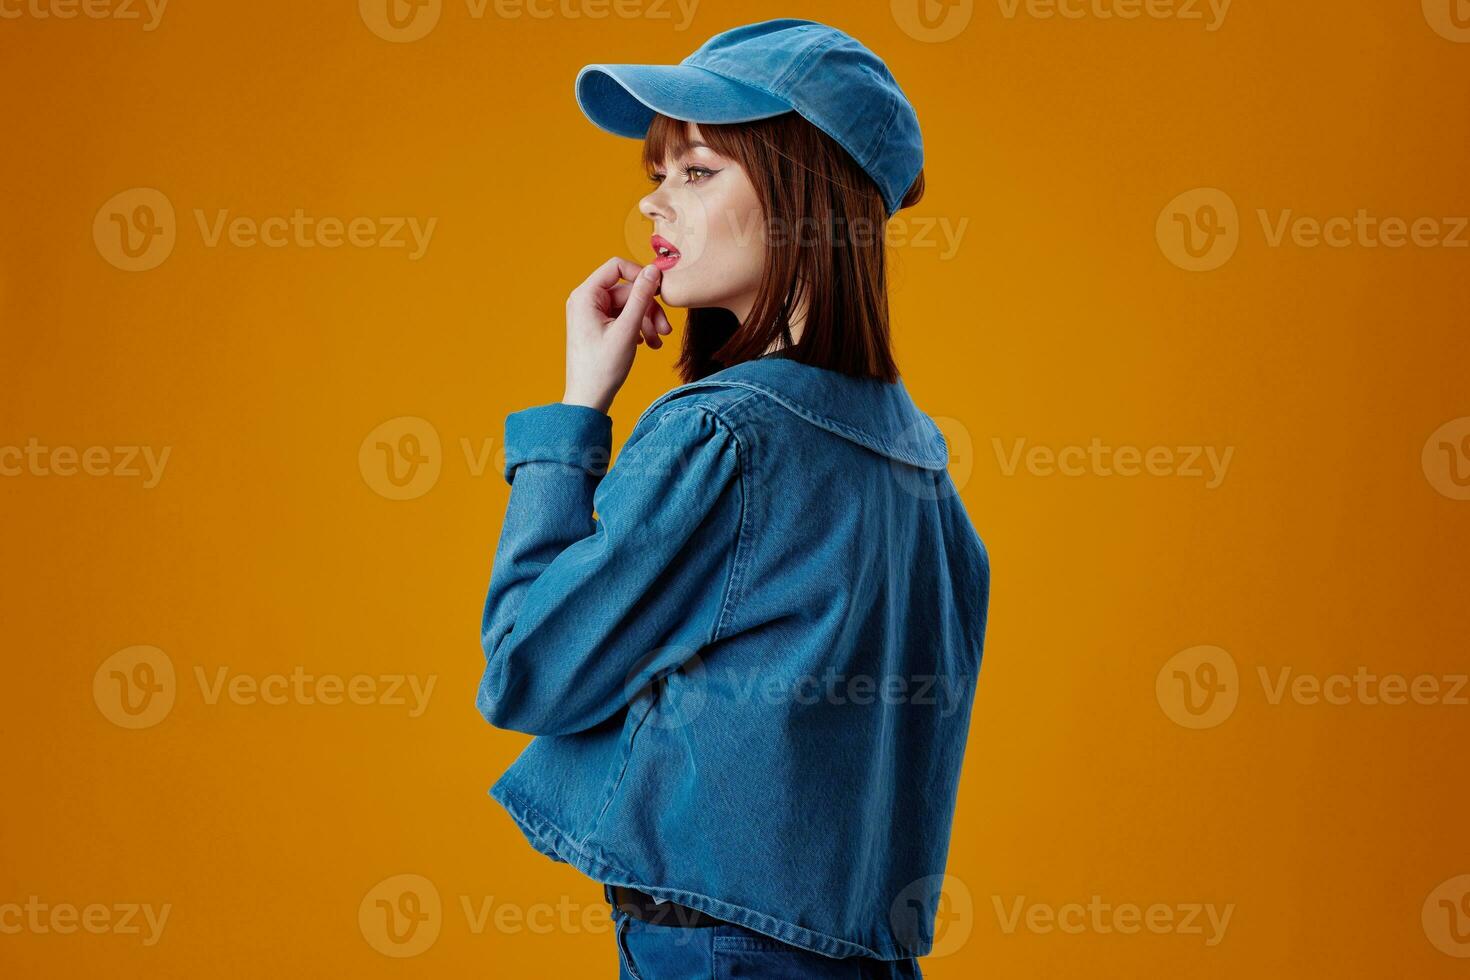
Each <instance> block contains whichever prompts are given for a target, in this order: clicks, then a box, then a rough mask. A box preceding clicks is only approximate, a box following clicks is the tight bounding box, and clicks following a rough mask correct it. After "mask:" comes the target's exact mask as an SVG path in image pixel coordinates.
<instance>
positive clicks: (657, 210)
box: [638, 184, 674, 224]
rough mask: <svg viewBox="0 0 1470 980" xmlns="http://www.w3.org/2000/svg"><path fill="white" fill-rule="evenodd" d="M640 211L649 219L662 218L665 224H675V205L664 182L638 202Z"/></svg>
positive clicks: (656, 219)
mask: <svg viewBox="0 0 1470 980" xmlns="http://www.w3.org/2000/svg"><path fill="white" fill-rule="evenodd" d="M638 211H639V213H640V214H642V215H643V217H645V218H647V219H648V220H649V221H655V222H656V221H659V220H662V221H663V222H664V223H665V224H674V206H673V204H672V202H671V201H670V199H669V192H668V191H667V190H666V189H665V188H664V186H663V185H662V184H660V185H659V186H658V187H655V188H654V189H653V190H652V191H650V192H649V193H648V194H645V195H644V196H643V198H642V200H640V201H639V202H638Z"/></svg>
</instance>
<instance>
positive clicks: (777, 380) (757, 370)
mask: <svg viewBox="0 0 1470 980" xmlns="http://www.w3.org/2000/svg"><path fill="white" fill-rule="evenodd" d="M704 388H744V389H747V390H750V391H754V392H757V393H758V394H760V395H762V396H764V397H766V398H770V399H771V400H773V401H775V402H776V403H778V404H779V405H781V406H782V407H783V408H785V409H787V410H788V411H790V412H792V413H793V414H794V415H796V416H798V417H799V418H802V419H804V420H806V421H807V422H810V423H811V424H813V425H816V426H819V427H820V428H823V429H826V430H827V431H828V432H833V433H835V434H837V435H839V436H842V437H843V438H844V439H847V440H850V441H851V442H855V443H857V444H858V445H860V446H865V447H867V448H868V449H871V450H873V451H874V452H876V453H880V454H882V455H884V456H887V457H888V458H889V459H894V460H898V461H899V462H903V463H908V464H909V465H911V466H919V467H922V468H924V469H928V470H942V469H944V468H945V467H946V466H947V465H948V463H949V448H948V446H947V444H946V443H945V441H944V434H943V433H942V432H940V431H939V426H937V425H935V424H934V421H933V420H932V419H931V418H929V416H927V415H925V414H924V413H923V412H921V411H920V410H919V408H918V406H916V405H915V404H914V402H913V399H912V398H910V397H909V393H908V389H907V388H905V387H904V383H903V379H902V378H900V379H899V380H898V381H896V382H894V383H893V384H888V383H886V382H883V381H879V380H877V379H875V378H857V377H853V376H852V375H848V374H842V373H841V372H838V371H830V370H828V369H826V368H820V367H814V366H812V365H810V364H803V363H802V362H800V361H794V360H791V359H790V358H787V357H760V358H756V359H754V360H749V361H743V362H741V363H739V364H735V365H733V366H731V367H727V368H725V369H723V370H721V371H716V372H715V373H714V374H711V375H708V376H707V377H704V378H701V379H700V380H698V381H692V382H690V383H689V384H683V385H679V386H678V387H676V388H672V389H670V390H669V391H666V392H664V394H663V395H661V396H659V398H657V399H656V400H655V401H654V402H653V404H652V405H649V406H648V408H646V409H644V410H643V414H642V415H640V416H639V417H638V422H639V423H642V421H643V418H644V416H647V415H648V414H649V413H650V412H652V411H653V410H654V409H655V408H656V407H658V406H659V405H661V404H663V403H664V402H665V401H668V400H669V399H671V398H675V397H677V396H679V395H680V394H682V393H684V392H687V391H693V390H696V389H704ZM635 428H636V426H635Z"/></svg>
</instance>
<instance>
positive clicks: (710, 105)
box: [576, 17, 924, 218]
mask: <svg viewBox="0 0 1470 980" xmlns="http://www.w3.org/2000/svg"><path fill="white" fill-rule="evenodd" d="M576 91H577V104H578V105H579V106H581V107H582V111H583V112H584V113H586V114H587V118H588V119H591V120H592V121H593V122H594V123H596V124H597V125H598V126H599V127H601V128H602V129H605V130H607V131H608V132H609V133H613V134H614V135H617V136H628V137H633V138H636V139H641V138H643V136H644V135H645V134H646V133H647V132H648V125H649V123H651V122H652V121H653V116H654V114H655V113H659V114H661V115H665V116H670V117H672V118H674V119H682V120H684V121H686V122H693V123H738V122H750V121H751V120H755V119H765V118H768V117H770V116H777V115H780V114H781V113H783V112H790V111H792V110H793V109H794V110H795V111H796V112H798V113H800V114H801V115H802V117H803V118H805V119H806V120H807V121H808V122H810V123H811V124H812V125H814V126H816V127H817V128H818V129H820V130H821V131H822V132H824V133H826V134H827V135H828V136H830V137H832V138H833V139H834V140H836V141H837V142H838V143H839V144H840V145H841V146H842V147H843V149H845V150H847V152H848V153H849V154H851V156H852V158H853V159H854V160H856V161H857V163H858V166H860V167H862V168H863V170H864V171H866V172H867V174H868V176H870V177H872V178H873V182H874V183H875V184H877V185H878V189H879V190H880V191H881V192H882V193H883V203H884V204H885V205H886V206H887V208H888V216H889V217H890V218H891V217H893V215H894V214H895V213H896V212H897V211H898V207H899V204H900V202H902V200H903V196H904V194H905V193H906V192H907V191H908V189H909V188H910V187H911V186H912V185H913V183H914V179H915V178H917V177H918V176H919V170H920V169H921V168H922V167H923V165H924V141H923V138H922V137H921V135H920V133H919V117H918V115H917V114H916V113H915V112H914V107H913V106H912V105H911V104H910V103H909V100H908V98H907V97H905V96H904V94H903V90H902V89H900V88H899V87H898V82H897V81H895V80H894V78H893V74H892V73H891V72H889V70H888V66H887V65H885V64H884V63H883V61H882V59H880V58H879V57H878V56H877V55H875V54H874V53H873V52H871V51H869V50H868V49H867V48H866V47H864V46H863V45H862V44H861V43H860V42H858V41H857V40H856V39H854V38H853V37H851V36H850V35H847V34H844V33H843V32H842V31H839V30H837V29H836V28H835V27H828V26H827V25H826V24H819V23H817V22H816V21H813V20H798V19H796V18H792V17H782V18H778V19H776V20H766V21H761V22H760V23H757V24H746V25H745V26H743V27H736V28H732V29H731V30H728V31H724V32H723V33H720V34H716V35H715V36H714V37H712V38H710V39H709V40H708V41H705V42H704V44H702V45H701V46H700V47H699V50H697V51H695V52H694V53H693V54H691V55H690V56H689V57H687V58H685V59H684V60H683V61H681V62H679V64H677V65H587V66H586V67H584V68H583V69H582V70H581V71H580V72H578V73H577V85H576Z"/></svg>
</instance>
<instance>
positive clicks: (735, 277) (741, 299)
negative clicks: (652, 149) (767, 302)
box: [638, 124, 766, 322]
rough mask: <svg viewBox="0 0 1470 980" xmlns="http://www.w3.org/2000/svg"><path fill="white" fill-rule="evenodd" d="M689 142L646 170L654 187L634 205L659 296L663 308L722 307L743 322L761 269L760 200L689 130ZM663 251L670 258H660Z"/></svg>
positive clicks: (736, 170) (733, 166) (735, 167)
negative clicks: (650, 247) (658, 274)
mask: <svg viewBox="0 0 1470 980" xmlns="http://www.w3.org/2000/svg"><path fill="white" fill-rule="evenodd" d="M689 142H690V144H691V146H690V147H689V148H688V149H686V150H684V151H683V152H682V153H679V154H677V155H672V154H671V155H670V156H669V157H668V158H667V159H666V160H664V162H663V163H662V164H660V165H658V166H655V167H654V170H653V175H652V180H653V183H654V185H655V186H654V188H653V190H652V191H651V192H650V193H649V194H648V196H646V197H644V198H643V199H642V200H641V201H639V202H638V210H639V211H641V212H642V213H643V215H644V216H645V217H647V218H648V219H649V220H650V221H652V222H653V237H652V239H651V240H652V242H653V244H654V261H655V262H657V263H658V264H659V265H660V266H661V267H663V270H664V274H663V283H662V286H661V288H660V290H659V294H660V295H661V296H662V297H663V299H664V302H665V303H667V304H668V305H670V306H678V307H683V308H686V309H687V308H691V307H701V306H717V307H723V308H725V309H727V310H729V311H730V312H732V313H734V314H735V316H736V317H738V318H739V319H740V320H741V321H742V322H743V321H744V320H745V318H746V316H748V315H749V313H750V311H751V308H752V307H753V306H754V305H755V297H756V291H757V289H758V287H759V286H760V279H761V271H762V269H763V268H764V266H765V258H766V256H765V241H764V236H763V234H762V226H761V208H760V201H759V199H758V198H757V197H756V193H755V187H754V186H752V185H751V182H750V178H749V177H748V176H747V175H746V173H745V171H744V170H743V169H742V168H741V167H740V165H739V164H738V163H736V162H735V161H734V160H731V159H730V158H728V157H724V156H721V155H720V154H718V153H716V152H715V151H714V150H712V149H710V148H709V147H708V146H706V145H705V144H704V143H703V142H702V141H701V139H700V136H699V127H698V126H695V125H693V124H690V126H689ZM660 239H662V240H660ZM664 246H672V247H673V249H674V250H675V251H676V252H677V258H676V257H675V256H674V255H670V256H668V257H664V256H663V255H662V254H661V251H662V248H663V247H664Z"/></svg>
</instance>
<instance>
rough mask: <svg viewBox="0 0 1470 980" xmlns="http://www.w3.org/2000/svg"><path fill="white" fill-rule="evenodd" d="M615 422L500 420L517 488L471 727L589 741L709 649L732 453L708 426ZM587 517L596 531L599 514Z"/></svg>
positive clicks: (735, 478)
mask: <svg viewBox="0 0 1470 980" xmlns="http://www.w3.org/2000/svg"><path fill="white" fill-rule="evenodd" d="M611 435H612V420H611V419H610V418H609V417H608V416H607V415H606V414H604V413H602V412H599V411H597V410H596V409H593V408H589V407H585V406H578V405H565V404H561V403H553V404H550V405H541V406H536V407H534V408H528V409H524V410H522V411H519V412H514V413H512V414H511V415H509V416H508V417H507V418H506V426H505V457H506V461H505V479H506V481H507V482H508V483H509V484H510V486H511V492H510V501H509V503H508V504H507V506H506V514H505V524H504V527H503V529H502V531H501V536H500V542H499V544H498V545H497V547H496V551H495V559H494V567H493V568H492V570H491V575H490V589H489V594H488V595H487V596H486V599H485V609H484V615H483V618H482V620H481V629H480V633H481V644H482V646H483V647H484V651H485V658H486V661H485V672H484V675H483V677H482V678H481V681H480V691H479V697H478V705H479V708H480V713H481V714H482V715H484V717H485V719H486V720H487V721H489V722H490V723H491V724H492V725H495V726H496V727H498V728H508V729H513V730H515V731H521V732H528V733H530V734H533V735H550V734H565V733H569V732H575V731H581V730H583V729H586V728H590V727H592V726H594V725H596V724H598V723H600V722H602V721H604V720H605V719H607V718H608V717H609V716H611V715H612V714H614V713H615V712H616V711H618V710H619V709H621V708H622V707H624V706H625V705H627V704H628V703H629V701H631V700H632V698H633V696H634V695H635V694H637V693H638V691H639V690H640V688H641V687H643V686H644V685H645V684H647V683H648V682H649V681H650V680H653V679H655V678H657V677H662V676H663V675H664V674H667V673H669V672H670V671H672V670H673V669H675V668H676V667H678V666H679V664H681V663H683V662H684V661H685V660H687V659H688V658H689V657H691V656H692V655H693V654H695V653H697V652H698V651H699V650H700V649H701V648H702V647H704V646H707V645H708V644H710V643H711V642H713V640H714V639H715V637H716V630H717V629H718V628H719V626H720V620H721V616H722V613H723V611H724V609H725V607H726V604H727V602H729V601H730V599H731V597H730V596H729V595H728V594H727V593H728V590H729V588H730V585H731V583H732V578H733V572H734V569H735V561H734V559H735V547H736V543H737V540H738V537H739V530H740V515H741V503H742V502H741V497H740V495H741V479H740V454H739V451H738V450H739V444H738V443H737V441H736V439H735V437H734V435H733V433H732V432H731V431H730V430H729V429H728V428H727V427H726V425H725V424H724V423H723V422H722V421H720V420H719V419H718V418H717V417H716V416H715V415H714V414H713V413H712V412H710V411H709V410H707V409H705V408H701V407H698V406H688V407H684V406H678V405H677V404H675V405H674V406H673V407H671V408H666V409H664V410H663V411H662V412H661V413H660V414H659V415H658V416H657V417H655V418H652V419H646V420H643V421H642V422H641V423H640V425H639V426H638V429H637V431H635V432H634V433H633V435H632V436H631V437H630V438H629V440H628V443H627V445H625V446H624V447H623V450H622V452H621V453H620V454H619V456H618V460H617V463H616V464H615V465H614V466H613V467H612V468H611V469H610V470H607V471H606V475H605V476H602V475H600V474H601V471H602V470H604V469H606V460H607V458H608V449H609V446H610V441H611ZM594 510H595V511H596V516H593V511H594Z"/></svg>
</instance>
